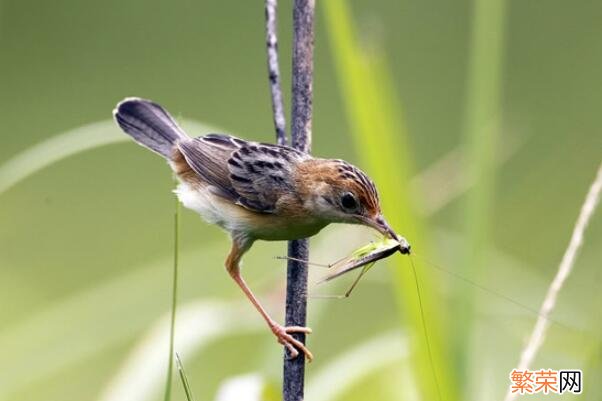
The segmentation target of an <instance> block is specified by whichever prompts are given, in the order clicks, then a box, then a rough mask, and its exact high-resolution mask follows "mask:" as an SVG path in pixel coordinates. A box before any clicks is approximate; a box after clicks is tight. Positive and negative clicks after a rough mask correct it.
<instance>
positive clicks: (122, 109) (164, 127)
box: [113, 98, 187, 160]
mask: <svg viewBox="0 0 602 401" xmlns="http://www.w3.org/2000/svg"><path fill="white" fill-rule="evenodd" d="M113 116H114V117H115V121H117V124H119V126H120V127H121V129H123V131H124V132H125V133H126V134H128V135H130V136H131V137H132V138H134V140H135V141H136V142H138V143H139V144H140V145H142V146H145V147H147V148H149V149H150V150H152V151H154V152H156V153H158V154H160V155H161V156H163V157H164V158H166V159H168V160H171V157H172V152H173V147H174V144H175V143H176V142H177V141H178V140H180V139H184V138H187V135H186V134H185V133H184V131H183V130H182V129H181V128H180V127H179V126H178V124H177V123H176V121H175V120H174V119H173V117H171V116H170V115H169V113H168V112H167V111H166V110H165V109H164V108H163V107H161V106H159V105H158V104H156V103H154V102H151V101H150V100H145V99H139V98H127V99H124V100H123V101H121V102H120V103H119V104H118V105H117V107H116V108H115V110H113Z"/></svg>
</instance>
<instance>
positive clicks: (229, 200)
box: [113, 98, 410, 360]
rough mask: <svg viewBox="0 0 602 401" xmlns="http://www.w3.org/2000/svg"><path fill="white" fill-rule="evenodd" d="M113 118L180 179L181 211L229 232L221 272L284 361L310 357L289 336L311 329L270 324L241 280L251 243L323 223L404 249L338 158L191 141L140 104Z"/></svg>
mask: <svg viewBox="0 0 602 401" xmlns="http://www.w3.org/2000/svg"><path fill="white" fill-rule="evenodd" d="M113 115H114V117H115V120H116V121H117V123H118V124H119V126H120V127H121V128H122V129H123V130H124V131H125V133H127V134H128V135H130V136H131V137H132V138H133V139H134V140H135V141H136V142H138V143H139V144H140V145H142V146H145V147H147V148H149V149H150V150H152V151H154V152H156V153H158V154H159V155H161V156H163V157H164V158H165V159H166V160H167V161H168V163H169V165H170V166H171V168H172V169H173V171H174V172H175V174H176V176H177V177H178V180H179V182H180V184H179V185H178V188H177V189H176V191H175V192H176V194H177V196H178V198H179V199H180V201H181V202H182V203H183V204H184V206H185V207H187V208H189V209H192V210H194V211H196V212H198V213H199V214H200V215H201V216H202V217H203V218H204V219H205V220H206V221H207V222H209V223H211V224H217V225H218V226H220V227H222V228H223V229H224V230H226V231H227V232H228V233H229V234H230V236H231V238H232V249H231V251H230V254H229V255H228V258H227V259H226V269H227V270H228V273H230V275H231V276H232V278H233V279H234V281H235V282H236V283H237V284H238V285H239V286H240V288H241V289H242V290H243V292H244V293H245V295H246V296H247V297H248V298H249V300H250V301H251V302H252V303H253V305H254V306H255V308H257V310H258V311H259V313H260V314H261V316H263V318H264V319H265V320H266V322H267V324H268V326H269V327H270V329H271V330H272V332H273V333H274V335H275V336H276V337H277V339H278V342H279V343H281V344H283V345H284V346H286V347H287V348H288V349H289V351H290V352H291V356H292V357H295V356H297V355H298V354H299V352H298V351H297V349H299V350H301V351H302V352H303V353H304V354H305V356H306V357H307V358H308V359H309V360H311V359H312V354H311V352H309V350H308V349H307V348H306V347H305V346H304V345H303V344H302V343H301V342H300V341H297V340H296V339H294V338H293V337H292V336H291V335H290V333H295V332H302V333H310V332H311V329H309V328H307V327H299V326H293V327H283V326H282V325H280V324H278V323H277V322H276V321H275V320H273V319H272V318H271V317H270V316H269V315H268V313H267V312H266V311H265V309H264V308H263V307H262V306H261V304H260V302H259V301H258V300H257V298H256V297H255V296H254V295H253V292H252V291H251V289H250V288H249V287H248V286H247V284H246V283H245V281H244V280H243V278H242V277H241V274H240V260H241V257H242V255H243V254H244V253H245V252H246V251H248V250H249V248H250V247H251V245H252V244H253V242H254V241H255V240H267V241H280V240H293V239H299V238H307V237H311V236H313V235H315V234H317V233H318V232H319V231H320V230H321V229H322V228H324V227H325V226H326V225H328V224H330V223H351V224H363V225H366V226H369V227H372V228H374V229H376V230H377V231H379V232H380V233H382V234H384V235H386V236H389V237H391V238H393V239H396V240H399V241H400V243H401V247H400V250H401V252H402V253H409V252H410V246H409V245H408V244H407V242H406V241H405V240H404V239H403V238H400V237H397V235H396V234H395V233H394V232H393V230H392V229H391V228H390V227H389V225H388V224H387V222H386V221H385V219H384V218H383V216H382V214H381V210H380V204H379V199H378V193H377V191H376V187H375V186H374V183H373V182H372V181H371V180H370V178H368V176H366V174H364V173H363V172H362V171H361V170H360V169H358V168H357V167H354V166H352V165H351V164H349V163H347V162H345V161H343V160H332V159H318V158H314V157H312V156H311V155H309V154H306V153H303V152H300V151H298V150H295V149H293V148H290V147H287V146H278V145H272V144H267V143H258V142H250V141H245V140H242V139H238V138H235V137H233V136H229V135H221V134H209V135H205V136H201V137H198V138H191V137H189V136H188V135H186V134H185V133H184V131H183V130H182V129H181V128H180V127H179V126H178V124H177V123H176V122H175V120H174V119H173V118H172V117H171V116H170V115H169V113H168V112H167V111H166V110H165V109H163V108H162V107H161V106H159V105H158V104H156V103H153V102H151V101H148V100H144V99H138V98H128V99H125V100H123V101H122V102H121V103H119V104H118V105H117V107H116V109H115V110H114V111H113Z"/></svg>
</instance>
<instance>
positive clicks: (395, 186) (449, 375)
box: [320, 0, 457, 400]
mask: <svg viewBox="0 0 602 401" xmlns="http://www.w3.org/2000/svg"><path fill="white" fill-rule="evenodd" d="M320 4H321V5H322V6H323V10H324V11H325V15H326V22H327V24H326V25H327V31H328V36H329V39H330V41H331V51H332V53H333V56H334V61H335V64H336V68H337V76H338V78H339V81H340V88H341V92H342V98H343V100H344V102H345V108H346V112H347V115H348V119H349V122H350V126H351V131H352V134H353V137H352V139H353V141H354V143H355V145H356V148H357V149H361V152H359V156H360V158H361V161H362V166H363V167H364V168H365V169H366V170H367V172H368V173H369V174H370V176H372V177H373V178H374V179H375V181H376V183H377V185H378V187H379V190H380V192H381V195H382V199H383V210H384V212H385V214H386V216H387V219H388V220H389V222H390V223H391V224H392V225H393V227H394V228H395V229H396V230H398V231H399V233H400V234H401V235H403V236H405V237H406V238H408V240H409V241H410V243H411V244H412V245H413V249H419V250H420V252H421V253H423V254H428V245H427V244H426V242H427V241H426V237H425V229H424V223H423V222H422V221H421V220H420V219H419V218H418V216H417V214H416V213H415V210H414V206H413V205H414V199H413V196H412V195H413V194H410V193H409V191H408V190H407V188H409V183H410V178H411V177H412V175H413V171H412V164H413V163H412V161H411V157H410V150H409V147H408V144H407V142H408V141H407V133H406V132H405V129H404V124H403V119H402V117H401V113H400V111H401V109H402V108H401V105H400V101H399V100H398V98H397V96H396V94H395V93H394V91H393V89H392V88H393V87H394V86H393V84H392V80H391V77H390V74H389V71H388V68H387V65H386V63H385V60H384V58H383V57H382V55H381V54H379V53H378V52H375V51H371V52H370V54H367V53H366V52H365V51H364V50H362V49H361V48H360V47H359V46H358V45H357V40H356V38H355V34H354V28H353V23H352V20H351V18H350V14H349V10H348V9H347V5H346V4H347V3H346V2H344V1H342V0H329V1H325V2H322V3H320ZM397 260H401V259H397ZM404 262H405V263H403V264H402V265H399V264H398V265H397V266H396V267H395V268H394V269H393V270H392V273H393V280H392V283H393V285H394V289H395V294H396V297H397V301H398V304H399V306H400V318H401V320H402V321H403V320H405V319H407V320H408V323H409V325H410V327H411V329H412V331H413V333H412V334H413V335H412V336H411V338H412V350H413V351H415V353H414V354H413V356H412V357H413V362H412V363H413V365H414V366H416V367H417V369H418V373H417V375H416V376H417V378H418V382H419V386H418V387H419V391H420V393H421V395H422V397H421V398H422V399H430V400H435V399H437V390H436V387H437V384H436V379H435V376H436V377H439V378H440V380H439V381H440V387H441V393H442V395H443V397H444V398H445V399H446V400H453V399H457V397H456V390H455V384H454V383H455V378H454V377H453V372H454V369H451V366H449V365H448V358H447V356H448V352H447V350H446V349H445V348H444V345H445V343H444V341H443V338H442V336H441V334H440V333H443V332H445V331H444V330H443V322H442V316H444V314H445V311H444V307H445V306H444V305H443V304H442V303H438V302H437V301H436V299H435V297H434V295H433V291H432V288H433V286H432V283H431V274H430V273H429V272H427V271H425V272H424V273H422V274H421V287H422V288H423V299H422V301H423V306H424V308H425V310H424V313H425V315H426V316H427V317H428V321H427V322H425V325H426V327H427V329H428V330H427V331H428V333H429V335H430V337H431V338H430V340H431V341H430V342H431V346H432V353H433V360H434V362H435V366H434V367H433V366H431V364H430V362H429V350H428V348H429V347H428V345H427V344H426V342H425V341H424V335H423V331H422V324H423V323H422V319H421V311H420V303H419V300H418V297H417V294H416V289H415V284H414V283H415V281H414V280H415V278H414V277H413V275H412V272H411V269H410V268H409V264H408V261H404ZM418 265H419V266H418V267H420V264H419V263H418ZM421 270H424V269H421ZM404 318H405V319H404ZM433 369H434V370H435V371H436V375H434V374H433Z"/></svg>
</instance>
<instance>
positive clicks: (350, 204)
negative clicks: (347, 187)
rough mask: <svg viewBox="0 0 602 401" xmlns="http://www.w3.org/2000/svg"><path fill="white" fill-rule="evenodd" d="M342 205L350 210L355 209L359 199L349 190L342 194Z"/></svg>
mask: <svg viewBox="0 0 602 401" xmlns="http://www.w3.org/2000/svg"><path fill="white" fill-rule="evenodd" d="M341 205H342V206H343V209H345V210H347V211H349V212H353V211H355V210H356V209H357V207H358V204H357V200H356V199H355V196H353V194H352V193H351V192H347V193H345V194H343V196H341Z"/></svg>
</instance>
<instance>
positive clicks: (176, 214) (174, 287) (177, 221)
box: [163, 197, 190, 401]
mask: <svg viewBox="0 0 602 401" xmlns="http://www.w3.org/2000/svg"><path fill="white" fill-rule="evenodd" d="M175 200H176V201H175V212H174V244H173V246H174V253H173V277H172V280H173V282H172V290H171V319H170V322H169V356H168V359H167V360H168V363H167V375H166V376H167V377H166V378H165V395H164V396H163V400H165V401H169V400H170V399H171V378H172V374H173V359H174V358H173V357H174V337H175V327H176V307H177V302H178V262H179V249H180V246H179V243H180V201H179V200H178V198H177V197H176V198H175ZM178 364H179V360H178ZM178 369H179V365H178ZM181 376H182V371H181V370H180V377H181ZM187 395H188V393H187ZM189 400H190V399H189Z"/></svg>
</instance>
